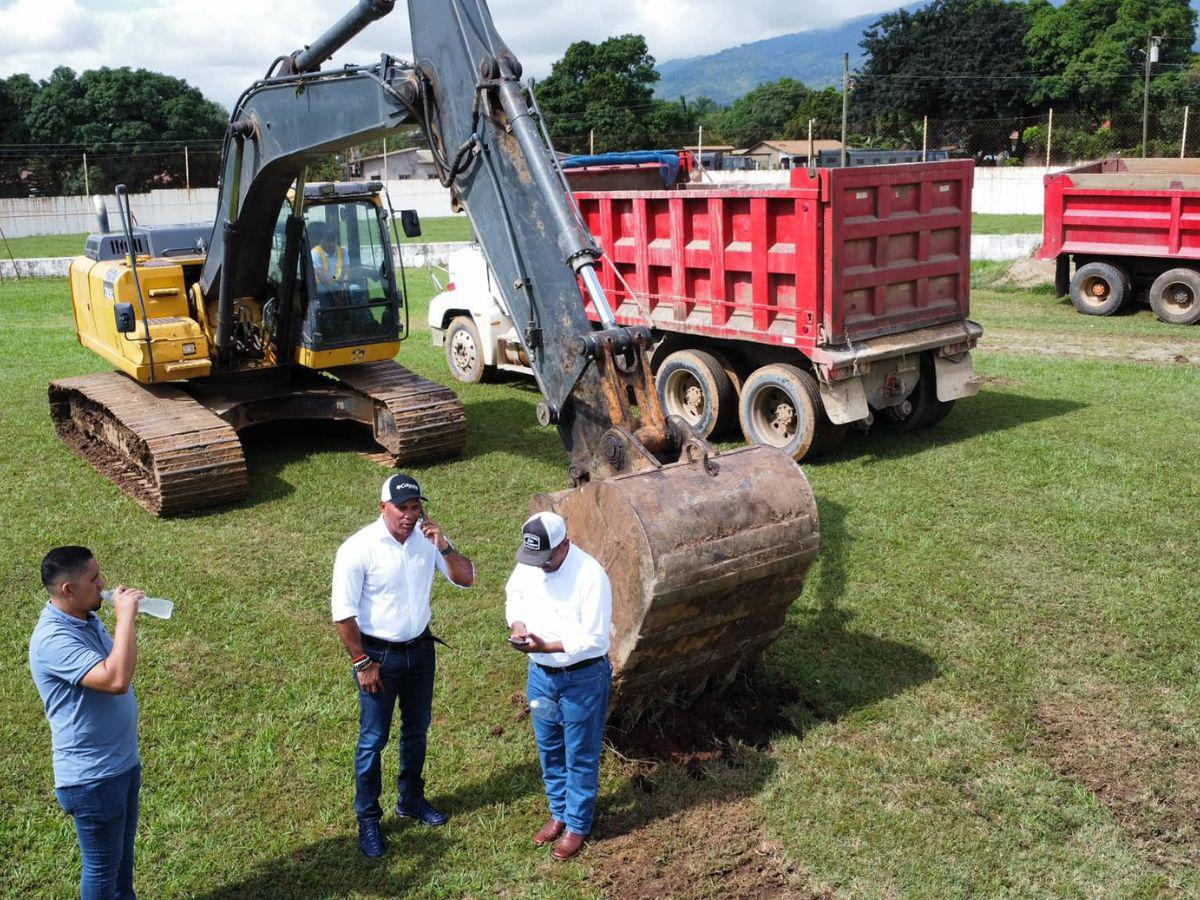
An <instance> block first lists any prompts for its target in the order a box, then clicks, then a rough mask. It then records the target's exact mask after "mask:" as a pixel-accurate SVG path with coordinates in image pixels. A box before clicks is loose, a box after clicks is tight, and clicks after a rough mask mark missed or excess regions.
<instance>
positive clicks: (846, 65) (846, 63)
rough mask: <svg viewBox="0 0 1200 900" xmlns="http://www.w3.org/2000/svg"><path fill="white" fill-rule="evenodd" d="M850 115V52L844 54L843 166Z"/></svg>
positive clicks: (844, 163) (843, 164) (843, 166)
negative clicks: (847, 124) (847, 122)
mask: <svg viewBox="0 0 1200 900" xmlns="http://www.w3.org/2000/svg"><path fill="white" fill-rule="evenodd" d="M849 115H850V54H849V53H843V54H842V168H845V167H846V120H847V119H848V118H849Z"/></svg>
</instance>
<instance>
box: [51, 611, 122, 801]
mask: <svg viewBox="0 0 1200 900" xmlns="http://www.w3.org/2000/svg"><path fill="white" fill-rule="evenodd" d="M112 646H113V642H112V638H110V637H109V636H108V632H107V631H106V630H105V628H104V623H103V622H101V621H100V619H99V617H98V616H97V615H96V614H95V613H88V617H87V619H86V620H85V619H77V618H75V617H74V616H71V615H68V614H67V613H65V612H63V611H62V610H61V609H59V608H58V607H56V606H55V605H54V604H52V603H47V604H46V607H45V609H43V610H42V615H41V617H40V618H39V619H38V623H37V627H36V628H34V629H33V637H32V638H30V640H29V671H30V672H32V673H33V682H34V684H36V685H37V689H38V693H39V694H40V695H41V697H42V703H43V704H45V707H46V721H48V722H49V723H50V742H51V745H52V746H53V748H54V786H55V787H56V788H61V787H70V786H71V785H75V784H83V783H85V782H88V781H96V780H97V779H99V778H110V777H112V776H113V775H121V774H123V773H124V772H128V771H129V770H130V769H132V768H133V767H134V766H136V765H137V764H138V747H137V718H138V707H137V698H136V697H134V695H133V688H132V687H130V688H129V690H127V691H126V692H125V693H123V694H106V693H104V692H103V691H94V690H92V689H91V688H86V687H84V686H83V685H82V684H80V682H81V681H82V680H83V676H85V675H86V674H87V673H88V672H90V671H91V670H92V668H93V667H94V666H96V664H97V663H100V662H103V661H104V659H105V658H107V656H108V654H109V653H110V652H111V651H112Z"/></svg>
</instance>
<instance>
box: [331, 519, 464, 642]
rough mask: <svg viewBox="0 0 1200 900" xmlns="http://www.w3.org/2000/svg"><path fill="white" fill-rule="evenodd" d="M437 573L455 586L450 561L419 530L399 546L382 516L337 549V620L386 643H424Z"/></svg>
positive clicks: (416, 529)
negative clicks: (348, 621)
mask: <svg viewBox="0 0 1200 900" xmlns="http://www.w3.org/2000/svg"><path fill="white" fill-rule="evenodd" d="M435 568H436V569H437V570H438V571H439V572H441V573H442V575H444V576H445V577H446V580H447V581H449V582H450V583H451V584H456V582H455V581H454V579H453V578H451V577H450V569H449V568H448V567H447V565H446V559H445V557H444V556H442V554H441V553H440V552H439V551H438V549H437V547H436V546H434V545H433V543H432V542H431V541H430V540H429V539H428V538H427V537H425V535H423V534H422V533H421V530H420V529H419V528H414V529H413V531H412V534H410V535H409V536H408V539H407V540H406V541H405V542H404V543H400V541H398V540H396V539H395V538H394V537H392V533H391V532H390V531H388V529H387V525H386V524H385V523H384V521H383V516H380V517H379V518H378V519H376V520H375V521H374V522H372V523H371V524H370V525H368V526H366V527H365V528H362V529H360V530H359V531H356V532H355V533H354V534H352V535H350V537H348V538H346V540H345V542H343V544H342V546H340V547H339V548H338V552H337V557H336V558H335V559H334V563H333V602H332V607H333V620H334V621H335V622H341V621H342V620H343V619H349V618H357V619H358V630H359V631H361V632H362V633H363V634H369V635H371V636H372V637H377V638H379V639H381V640H384V641H411V640H412V639H413V638H415V637H419V636H420V635H421V634H422V632H424V631H425V629H426V628H427V627H428V626H429V620H430V618H431V617H432V615H433V612H432V610H431V609H430V606H429V594H430V591H431V589H432V588H433V571H434V569H435ZM457 586H458V587H462V585H457Z"/></svg>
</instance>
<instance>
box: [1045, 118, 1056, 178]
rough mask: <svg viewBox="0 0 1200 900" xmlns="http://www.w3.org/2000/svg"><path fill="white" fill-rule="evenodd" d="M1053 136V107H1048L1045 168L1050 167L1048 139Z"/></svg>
mask: <svg viewBox="0 0 1200 900" xmlns="http://www.w3.org/2000/svg"><path fill="white" fill-rule="evenodd" d="M1053 137H1054V107H1053V106H1052V107H1050V115H1049V116H1047V117H1046V168H1047V169H1048V168H1050V141H1051V140H1052V139H1053Z"/></svg>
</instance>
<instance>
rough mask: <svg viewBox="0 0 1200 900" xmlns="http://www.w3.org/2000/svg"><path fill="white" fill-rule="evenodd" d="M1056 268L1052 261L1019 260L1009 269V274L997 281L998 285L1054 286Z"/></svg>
mask: <svg viewBox="0 0 1200 900" xmlns="http://www.w3.org/2000/svg"><path fill="white" fill-rule="evenodd" d="M1054 266H1055V262H1054V260H1052V259H1032V258H1030V259H1018V260H1017V261H1016V262H1014V263H1013V264H1012V265H1011V266H1009V267H1008V271H1007V272H1005V273H1004V274H1003V275H1001V276H1000V277H999V278H997V279H996V284H1007V285H1012V286H1013V287H1020V288H1031V287H1038V286H1039V285H1043V284H1054Z"/></svg>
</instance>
